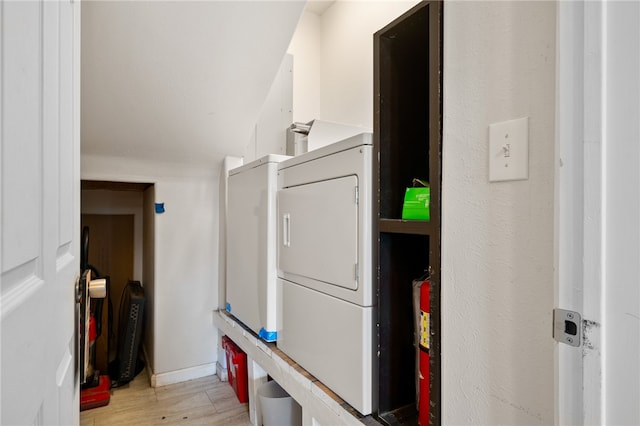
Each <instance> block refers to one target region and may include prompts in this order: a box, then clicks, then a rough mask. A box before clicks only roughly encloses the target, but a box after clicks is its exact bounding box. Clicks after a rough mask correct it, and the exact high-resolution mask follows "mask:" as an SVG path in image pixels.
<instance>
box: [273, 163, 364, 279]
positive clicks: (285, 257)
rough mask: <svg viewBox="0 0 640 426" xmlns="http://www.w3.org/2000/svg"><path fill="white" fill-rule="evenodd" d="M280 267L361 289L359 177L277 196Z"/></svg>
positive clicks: (338, 179) (292, 190)
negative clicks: (359, 280)
mask: <svg viewBox="0 0 640 426" xmlns="http://www.w3.org/2000/svg"><path fill="white" fill-rule="evenodd" d="M278 211H279V215H278V217H279V224H278V227H279V231H280V232H279V233H278V234H279V235H278V239H279V244H278V247H279V253H278V256H279V257H278V259H279V268H280V271H281V273H284V274H293V275H296V276H301V277H305V278H308V279H311V280H315V281H320V282H322V283H326V284H331V285H335V286H338V287H342V288H345V289H349V290H357V289H358V284H359V283H358V178H357V176H355V175H351V176H345V177H340V178H336V179H330V180H324V181H320V182H314V183H309V184H305V185H299V186H294V187H290V188H285V189H283V190H281V191H279V193H278Z"/></svg>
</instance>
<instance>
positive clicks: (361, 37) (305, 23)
mask: <svg viewBox="0 0 640 426" xmlns="http://www.w3.org/2000/svg"><path fill="white" fill-rule="evenodd" d="M417 3H418V1H413V0H412V1H341V0H339V1H337V2H336V3H334V4H333V5H332V6H331V7H330V8H329V9H327V11H326V12H325V13H324V14H322V16H318V15H315V14H313V13H311V12H305V13H304V14H303V16H302V18H301V20H300V21H299V23H298V27H297V28H296V32H295V33H294V36H293V39H292V41H291V44H290V45H289V50H288V52H289V53H291V54H292V55H294V64H293V66H294V68H293V69H294V71H293V72H294V92H293V107H294V109H293V120H294V121H301V122H307V121H309V120H312V119H314V118H317V119H320V120H326V121H333V122H336V123H344V124H350V125H353V126H360V127H366V128H369V129H372V128H373V33H375V32H376V31H378V30H379V29H381V28H382V27H384V26H385V25H387V24H388V23H389V22H391V21H392V20H394V19H395V18H397V17H398V16H400V15H402V14H403V13H404V12H406V11H407V10H409V9H410V8H411V7H412V6H414V5H415V4H417ZM318 73H319V75H318Z"/></svg>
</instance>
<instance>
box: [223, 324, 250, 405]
mask: <svg viewBox="0 0 640 426" xmlns="http://www.w3.org/2000/svg"><path fill="white" fill-rule="evenodd" d="M222 347H223V348H224V351H225V354H226V358H227V375H228V376H229V384H230V385H231V387H233V390H234V391H235V392H236V395H237V396H238V400H239V401H240V402H249V391H248V386H247V354H245V353H244V352H243V351H242V349H240V348H239V347H238V345H236V344H235V343H233V340H231V339H229V337H227V336H222Z"/></svg>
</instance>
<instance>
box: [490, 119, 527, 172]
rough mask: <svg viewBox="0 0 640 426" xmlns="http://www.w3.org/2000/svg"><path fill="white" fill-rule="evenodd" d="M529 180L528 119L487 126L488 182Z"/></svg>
mask: <svg viewBox="0 0 640 426" xmlns="http://www.w3.org/2000/svg"><path fill="white" fill-rule="evenodd" d="M522 179H529V117H523V118H518V119H516V120H509V121H503V122H501V123H494V124H490V125H489V181H490V182H500V181H505V180H522Z"/></svg>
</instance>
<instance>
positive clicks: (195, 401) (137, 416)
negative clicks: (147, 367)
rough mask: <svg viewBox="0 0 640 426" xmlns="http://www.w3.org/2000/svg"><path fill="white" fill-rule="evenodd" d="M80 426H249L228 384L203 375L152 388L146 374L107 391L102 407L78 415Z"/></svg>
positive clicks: (246, 411)
mask: <svg viewBox="0 0 640 426" xmlns="http://www.w3.org/2000/svg"><path fill="white" fill-rule="evenodd" d="M80 425H81V426H89V425H95V426H99V425H167V426H169V425H238V426H249V425H251V422H250V421H249V407H248V404H247V403H245V404H241V403H240V402H239V401H238V398H237V397H236V394H235V392H234V391H233V388H232V387H231V385H229V382H221V381H220V380H219V379H218V376H207V377H203V378H200V379H195V380H190V381H188V382H182V383H176V384H174V385H168V386H162V387H157V388H152V387H150V386H149V378H148V376H147V373H146V371H142V372H141V373H140V374H138V376H136V378H135V379H134V380H133V381H132V382H131V383H129V384H128V385H126V386H122V387H119V388H116V389H112V390H111V401H110V402H109V405H107V406H105V407H99V408H94V409H92V410H87V411H82V412H80Z"/></svg>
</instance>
